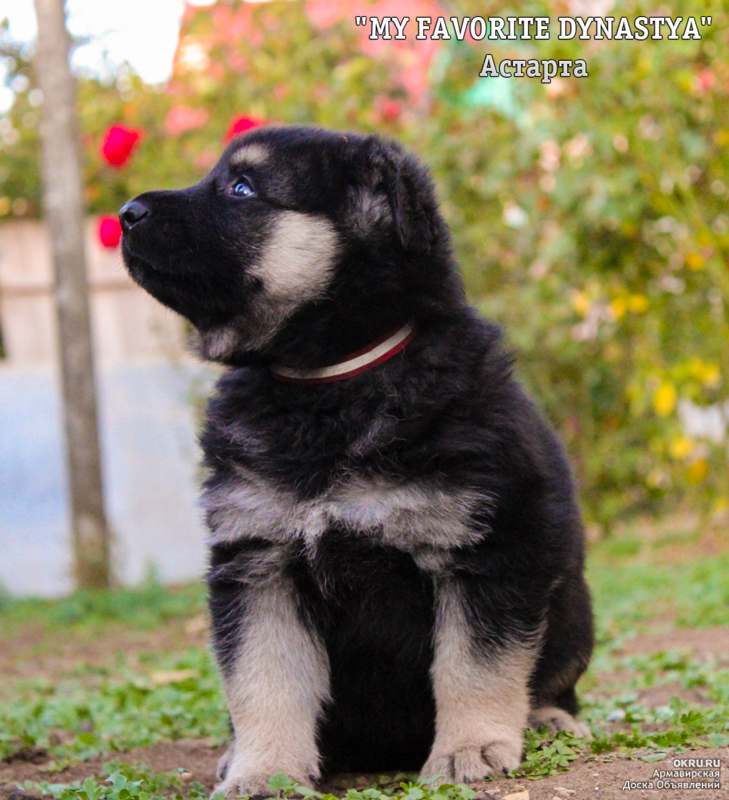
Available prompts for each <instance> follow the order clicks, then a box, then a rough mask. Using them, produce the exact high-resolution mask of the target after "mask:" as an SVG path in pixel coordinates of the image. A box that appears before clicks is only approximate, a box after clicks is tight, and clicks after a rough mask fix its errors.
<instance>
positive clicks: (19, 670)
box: [0, 622, 729, 800]
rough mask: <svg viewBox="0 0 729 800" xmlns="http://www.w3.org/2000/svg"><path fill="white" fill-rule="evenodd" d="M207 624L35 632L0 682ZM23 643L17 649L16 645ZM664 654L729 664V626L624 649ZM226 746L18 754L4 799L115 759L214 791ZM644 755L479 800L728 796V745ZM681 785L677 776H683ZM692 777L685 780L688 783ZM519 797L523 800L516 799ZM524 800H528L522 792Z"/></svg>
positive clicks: (654, 698) (577, 765) (580, 766)
mask: <svg viewBox="0 0 729 800" xmlns="http://www.w3.org/2000/svg"><path fill="white" fill-rule="evenodd" d="M203 628H204V626H201V625H200V624H199V622H198V623H195V624H192V625H191V624H190V623H188V624H187V626H185V625H184V624H181V625H180V626H171V627H168V628H167V629H165V631H164V632H155V633H153V634H142V633H139V632H136V633H134V632H126V633H125V634H123V635H121V634H120V636H119V637H118V638H114V637H112V638H111V639H104V640H102V641H97V642H84V641H73V640H68V639H66V640H64V638H63V636H62V635H61V634H58V636H57V637H55V636H53V635H52V636H50V638H49V637H48V636H47V635H45V636H44V637H43V638H44V641H43V647H42V652H40V651H39V650H38V648H37V647H35V646H34V644H33V641H32V636H30V632H26V634H27V635H26V636H25V637H24V638H23V639H21V640H20V641H18V642H16V641H14V643H13V654H12V655H10V654H9V653H6V654H5V655H4V656H0V680H1V678H2V676H3V675H5V676H8V675H13V676H15V675H18V674H24V675H26V676H27V675H28V674H29V673H31V674H35V675H38V674H43V675H45V676H46V677H49V678H52V677H53V676H54V675H56V674H59V672H62V671H64V670H67V669H68V668H69V665H76V664H78V663H79V662H85V663H87V664H88V663H109V661H110V659H111V658H113V657H114V656H115V655H116V654H117V653H121V652H123V653H125V654H126V655H127V656H128V654H129V652H130V651H131V650H132V649H133V650H135V651H136V652H137V653H140V652H144V651H148V650H159V649H174V648H176V647H179V646H180V644H182V643H184V645H185V646H189V645H191V644H200V643H201V642H202V641H204V636H205V634H204V630H203ZM16 645H17V648H16ZM661 650H687V651H690V652H691V653H692V654H693V655H694V656H695V657H697V658H700V659H709V660H712V661H713V660H719V661H725V660H726V661H729V627H724V628H714V629H705V630H674V631H666V632H657V633H650V634H645V635H641V636H636V637H635V638H633V639H631V640H630V641H629V642H627V643H626V645H625V647H624V650H623V652H624V653H625V654H626V655H627V654H637V653H651V652H659V651H661ZM603 677H604V686H605V690H606V691H607V690H608V687H609V690H612V691H617V690H619V688H616V687H619V684H620V679H621V677H622V676H620V675H619V674H612V675H606V676H600V678H601V680H600V683H601V685H603V680H602V678H603ZM675 695H678V696H680V697H682V699H685V700H690V701H692V702H700V703H706V702H708V701H707V699H706V698H705V697H704V696H703V695H702V693H701V691H700V689H695V690H694V689H691V690H680V689H679V687H678V686H672V685H670V684H668V685H660V686H654V687H650V688H647V689H644V690H642V691H641V692H640V693H639V700H640V702H641V703H644V704H646V705H650V706H658V705H664V704H665V703H666V702H667V701H668V699H669V698H670V697H672V696H675ZM223 749H224V748H222V747H213V746H211V745H210V743H209V742H207V741H206V740H183V741H178V742H169V743H164V744H160V745H157V746H155V747H151V748H146V749H137V750H132V751H129V752H126V753H115V754H112V755H109V756H105V757H97V758H92V759H89V760H88V761H85V762H83V763H80V764H76V765H73V766H71V767H69V768H68V769H65V770H63V771H62V772H50V771H49V767H50V757H49V756H48V754H47V753H45V752H43V751H40V750H37V749H34V748H30V749H27V750H24V751H21V752H19V753H16V754H15V756H13V757H12V758H11V759H9V760H6V761H5V762H2V763H0V800H31V797H30V796H29V795H27V794H24V793H23V792H22V791H21V790H19V788H18V785H17V784H21V785H22V783H23V781H26V780H31V781H37V782H40V781H44V780H47V781H49V782H51V783H67V782H70V781H74V780H79V779H81V780H83V779H84V778H86V777H89V776H97V777H100V776H103V775H104V768H103V767H104V764H105V763H106V762H107V761H109V760H111V759H112V758H118V759H120V760H122V761H124V762H126V763H130V764H146V765H147V766H148V767H149V768H151V769H152V770H154V771H156V772H162V771H168V770H176V769H178V768H183V769H184V770H186V771H187V772H189V773H191V775H192V778H191V780H196V781H199V782H200V783H202V784H203V785H204V786H205V787H206V789H208V790H209V791H212V789H213V787H214V783H215V768H216V764H217V761H218V758H219V757H220V756H221V755H222V752H223ZM640 755H641V754H640V753H633V754H632V756H631V757H627V756H623V755H621V754H616V753H605V754H602V755H600V756H588V755H584V756H582V757H581V758H580V759H578V760H577V761H575V762H574V763H573V764H572V765H571V767H570V769H569V770H568V771H566V772H562V773H560V774H559V775H554V776H551V777H548V778H542V779H539V780H535V781H527V780H524V779H507V778H504V779H500V780H496V781H488V782H483V783H479V784H474V788H475V789H477V790H478V791H479V795H480V796H477V800H491V798H496V800H504V799H505V798H506V796H508V795H509V794H514V793H520V792H528V800H556V799H559V800H569V798H574V800H584V799H585V798H603V799H604V798H608V799H610V800H612V798H625V797H641V798H662V799H663V798H665V800H678V798H695V799H696V800H714V798H716V799H717V800H718V799H719V798H722V799H723V800H726V799H727V798H729V748H727V747H723V748H712V749H704V748H699V749H697V750H693V751H685V752H683V753H681V754H680V756H675V754H674V752H673V751H669V752H668V755H667V756H666V758H665V760H663V761H658V762H652V763H646V762H645V761H642V760H640ZM674 757H676V758H697V759H716V758H718V759H720V761H721V778H720V780H721V785H722V788H721V789H701V788H699V789H670V788H668V789H666V788H661V789H657V788H653V789H641V788H635V789H631V790H628V791H625V790H624V789H623V787H624V785H625V783H626V781H634V782H638V783H641V782H650V781H651V780H653V781H654V785H655V781H656V780H658V779H657V778H652V776H653V775H654V772H655V771H656V770H671V769H673V764H672V762H673V758H674ZM374 777H375V776H352V775H340V776H332V777H331V778H330V779H329V780H328V781H327V785H326V786H323V787H322V788H324V789H326V790H327V791H333V792H335V793H342V792H344V791H346V789H347V788H349V787H351V786H365V785H367V784H368V783H370V785H371V782H372V780H373V778H374ZM677 780H678V779H677ZM684 780H685V779H684ZM514 800H517V799H516V798H515V799H514ZM518 800H527V795H525V794H522V795H520V796H519V797H518Z"/></svg>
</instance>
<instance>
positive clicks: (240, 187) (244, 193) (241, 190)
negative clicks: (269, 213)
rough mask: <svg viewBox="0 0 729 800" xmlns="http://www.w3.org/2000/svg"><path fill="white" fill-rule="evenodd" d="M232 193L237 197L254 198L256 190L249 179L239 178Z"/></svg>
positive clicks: (232, 188) (233, 186)
mask: <svg viewBox="0 0 729 800" xmlns="http://www.w3.org/2000/svg"><path fill="white" fill-rule="evenodd" d="M230 193H231V194H232V195H234V196H235V197H252V196H253V195H254V194H255V193H256V190H255V189H254V188H253V187H252V186H251V183H250V181H249V180H248V179H247V178H239V179H238V180H237V181H236V182H235V183H234V184H233V185H232V186H231V188H230Z"/></svg>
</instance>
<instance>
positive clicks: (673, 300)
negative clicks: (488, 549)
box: [0, 0, 729, 596]
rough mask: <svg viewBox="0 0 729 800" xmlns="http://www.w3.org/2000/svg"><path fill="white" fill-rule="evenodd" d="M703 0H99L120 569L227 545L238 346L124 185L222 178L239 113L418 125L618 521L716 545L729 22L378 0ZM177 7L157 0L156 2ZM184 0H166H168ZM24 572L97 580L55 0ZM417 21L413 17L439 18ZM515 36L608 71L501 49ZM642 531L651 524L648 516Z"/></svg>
mask: <svg viewBox="0 0 729 800" xmlns="http://www.w3.org/2000/svg"><path fill="white" fill-rule="evenodd" d="M693 6H694V4H693V3H690V2H685V1H684V0H673V1H672V2H671V3H666V4H657V3H651V2H642V0H624V2H611V0H564V1H562V0H555V1H554V2H526V3H519V4H515V5H513V6H512V5H509V4H506V3H496V2H491V3H489V2H482V1H481V2H475V0H448V2H446V0H441V2H435V0H367V2H365V0H342V2H333V1H332V0H270V2H258V3H253V2H241V1H240V0H218V1H217V2H213V3H200V2H197V3H194V4H193V3H189V2H187V3H184V2H182V0H155V3H154V4H150V3H143V2H125V3H117V4H112V3H107V2H104V3H98V2H96V3H93V2H90V0H87V2H82V0H75V2H74V0H69V2H68V27H69V30H70V32H71V33H72V35H73V36H74V40H75V45H74V54H73V61H72V63H73V66H74V71H75V74H76V75H77V78H78V93H79V104H78V114H79V121H80V122H79V124H80V129H81V130H80V133H81V147H82V152H83V183H84V191H85V201H86V211H87V214H88V221H87V257H88V262H89V265H88V277H89V286H90V295H91V316H92V327H93V336H94V345H95V354H96V363H97V387H98V392H99V413H100V429H101V445H102V456H103V474H104V486H105V498H106V506H107V517H108V520H109V526H110V529H111V532H112V537H113V570H114V574H115V578H116V580H117V581H119V582H122V583H129V584H136V583H139V582H140V581H142V580H143V579H145V578H157V579H160V580H162V581H163V582H180V581H184V580H187V579H190V578H194V577H196V576H198V575H199V574H201V572H202V570H203V568H204V547H203V530H202V525H201V518H200V512H199V510H198V508H197V506H196V500H195V498H196V492H197V490H196V484H197V481H198V478H199V475H198V468H197V462H198V458H199V454H198V451H197V446H196V442H195V430H196V426H197V419H198V416H199V412H200V408H201V406H202V404H203V403H204V398H205V395H206V393H207V392H208V391H209V387H210V385H211V382H212V381H213V380H214V377H215V375H214V371H213V370H211V369H208V368H206V367H204V366H202V365H199V364H197V363H196V362H195V361H194V360H193V359H192V358H191V357H190V356H188V355H187V354H186V351H185V345H184V341H185V333H186V332H185V329H184V325H183V324H182V322H181V321H180V320H179V319H177V318H176V317H175V316H174V315H173V314H172V313H171V312H167V311H166V310H165V309H163V308H162V307H160V306H158V305H157V304H155V303H154V301H152V300H151V299H150V298H148V297H147V296H146V295H145V294H144V293H142V292H141V290H138V289H137V288H136V287H134V286H133V285H132V284H131V282H130V281H129V279H128V278H127V276H126V273H125V271H124V268H123V266H122V263H121V257H120V254H119V248H118V240H119V233H120V231H119V230H118V224H117V223H116V222H115V214H116V211H117V210H118V208H119V207H120V206H121V205H122V204H123V203H124V202H125V201H126V200H128V199H129V198H130V197H132V196H134V195H136V194H138V193H140V192H142V191H146V190H148V189H159V188H175V187H181V186H184V185H187V184H189V183H192V182H195V181H197V180H199V179H200V178H201V177H202V176H203V175H204V174H205V173H206V172H207V171H208V170H209V169H210V168H211V167H212V166H213V164H214V163H215V161H216V160H217V158H218V156H219V154H220V152H221V151H222V149H223V147H224V145H225V142H226V141H227V139H229V138H230V137H231V136H232V135H234V133H235V132H237V131H243V130H245V129H247V128H249V127H252V126H254V125H258V124H266V123H269V124H275V123H304V124H318V125H325V126H330V127H334V128H339V129H352V130H358V131H364V132H375V133H380V134H384V135H388V136H393V137H396V138H398V139H400V140H401V141H403V142H404V143H405V145H406V146H407V147H408V148H410V149H412V150H414V151H415V152H416V153H417V154H418V155H419V156H420V158H421V159H422V160H423V161H425V162H426V163H427V164H428V165H429V166H430V168H431V169H432V172H433V175H434V178H435V181H436V184H437V187H438V191H439V195H440V199H441V202H442V207H443V211H444V213H445V216H446V218H447V220H448V222H449V223H450V225H451V227H452V230H453V236H454V242H455V248H456V252H457V256H458V259H459V261H460V264H461V266H462V269H463V272H464V275H465V279H466V283H467V287H468V291H469V295H470V297H471V300H472V301H473V302H474V303H475V304H476V305H477V306H478V307H479V308H480V309H481V310H482V311H483V313H484V314H486V315H488V316H490V317H492V318H494V319H496V320H497V321H498V322H500V323H501V324H502V325H503V326H504V328H505V329H506V332H507V335H508V338H509V341H510V343H511V346H512V347H513V349H514V350H515V352H516V354H517V370H518V373H519V375H520V377H521V379H522V380H523V381H524V382H525V383H526V385H527V386H528V387H529V389H530V391H531V392H532V393H533V394H534V396H535V397H536V398H537V399H538V401H539V402H540V403H541V404H542V406H543V408H544V411H545V413H546V414H547V416H548V418H549V419H550V420H551V422H552V424H553V425H554V426H555V427H556V428H557V429H558V430H559V432H560V434H561V435H562V437H563V439H564V441H565V442H566V445H567V447H568V449H569V452H570V455H571V458H572V463H573V465H574V469H575V472H576V476H577V480H578V482H579V487H580V493H581V499H582V505H583V509H584V513H585V518H586V522H587V526H588V536H589V538H590V539H591V540H593V541H598V540H602V541H606V542H608V543H609V542H611V541H613V542H616V543H617V542H621V543H622V544H620V545H618V544H616V545H615V548H616V552H618V551H619V550H620V548H621V547H622V548H623V549H624V550H625V551H626V552H627V553H628V554H631V553H635V552H637V551H638V550H640V549H641V548H642V547H643V546H644V543H645V542H647V541H650V540H651V539H655V538H656V536H659V534H657V533H656V531H659V532H662V533H660V537H662V541H674V543H675V542H676V541H677V542H679V544H680V543H683V545H685V546H687V547H688V548H689V549H695V548H696V547H697V546H698V547H700V548H701V549H702V552H705V553H708V554H715V553H718V552H720V551H721V550H723V546H724V544H725V543H726V541H727V528H729V525H727V520H728V517H727V514H728V508H729V505H728V500H729V467H728V463H727V423H728V421H729V399H728V398H729V394H728V385H727V384H728V381H729V341H728V338H727V337H728V336H729V309H728V308H727V303H729V271H728V267H727V263H728V262H727V258H728V257H729V208H728V207H727V202H728V200H729V171H728V169H727V168H728V167H729V103H728V102H727V95H728V94H729V62H728V61H727V59H726V53H727V52H728V47H729V42H728V41H727V39H728V38H729V34H728V32H727V4H726V3H725V2H713V3H709V4H704V6H703V7H702V9H701V13H711V14H712V15H713V23H712V25H711V27H702V28H701V33H702V39H701V40H700V41H696V40H687V41H684V40H679V41H668V40H666V39H663V40H661V41H651V40H648V41H642V42H637V41H608V40H603V41H580V40H578V39H575V40H573V41H558V40H557V39H556V33H555V30H556V24H555V25H553V26H552V32H553V38H552V39H551V40H550V41H535V40H522V41H513V42H511V41H510V42H490V41H481V42H475V41H470V42H468V41H464V42H459V41H457V39H456V38H455V36H453V37H452V38H451V39H450V40H440V41H433V40H425V41H416V40H415V39H414V29H413V28H412V27H411V28H410V29H409V33H410V35H409V37H408V39H407V40H406V41H394V40H391V41H371V40H369V38H368V35H369V27H366V28H365V27H361V28H358V27H356V26H355V24H354V16H355V14H359V13H365V14H367V15H368V16H375V15H376V16H393V15H395V16H399V17H402V16H409V17H410V18H411V19H414V18H415V17H416V16H431V17H438V16H445V17H446V18H448V17H450V16H458V17H464V16H476V15H480V16H485V17H488V16H489V15H494V16H509V15H512V14H520V15H531V16H549V17H551V18H552V19H553V20H556V18H557V17H558V16H560V15H567V16H576V15H581V16H583V17H586V16H589V15H595V14H597V15H611V16H615V17H620V16H628V17H630V18H632V17H634V16H637V15H651V14H663V15H670V16H673V17H677V16H683V17H684V18H685V17H687V16H690V15H692V14H695V13H696V10H695V8H693ZM150 9H153V11H150ZM152 13H153V14H154V16H150V14H152ZM3 16H7V21H6V22H5V23H4V24H3V26H2V29H1V30H0V56H1V60H0V76H1V77H2V83H3V88H2V90H0V584H2V586H3V587H4V589H5V590H6V591H9V592H11V593H14V594H18V595H24V594H25V595H29V594H32V595H45V596H57V595H62V594H65V593H67V592H69V591H70V590H72V589H73V587H74V582H73V569H72V564H71V561H72V555H71V544H70V531H69V526H70V522H69V511H68V501H67V499H66V498H67V485H66V483H67V478H66V471H65V467H64V456H63V446H64V445H63V434H62V424H61V411H60V402H61V401H60V394H59V389H58V377H57V374H58V364H57V356H56V338H57V334H56V323H55V318H54V313H53V300H52V270H51V257H50V249H49V239H48V231H47V228H46V226H45V223H44V222H43V220H42V214H43V202H42V182H41V173H40V136H39V115H40V112H41V108H42V104H43V95H42V92H41V91H40V89H39V88H38V82H37V80H36V76H35V74H34V70H33V66H32V59H33V55H34V47H35V45H34V37H35V15H34V10H33V4H32V2H31V0H11V2H0V19H2V17H3ZM412 24H413V23H411V25H412ZM486 53H492V54H493V56H494V59H495V60H496V62H497V63H498V62H499V61H500V60H501V59H503V58H521V59H527V58H538V59H544V58H553V59H576V58H584V59H585V60H586V62H587V67H588V71H589V77H588V78H583V79H574V78H555V79H553V80H552V81H551V83H549V84H543V83H541V82H540V81H539V80H538V79H526V78H523V79H505V78H480V77H479V71H480V69H481V65H482V63H483V59H484V56H485V54H486ZM626 531H627V533H626Z"/></svg>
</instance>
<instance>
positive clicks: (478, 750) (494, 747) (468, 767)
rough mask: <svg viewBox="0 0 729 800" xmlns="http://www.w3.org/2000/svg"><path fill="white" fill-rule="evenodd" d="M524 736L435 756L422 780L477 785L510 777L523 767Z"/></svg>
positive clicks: (426, 768)
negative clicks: (487, 779)
mask: <svg viewBox="0 0 729 800" xmlns="http://www.w3.org/2000/svg"><path fill="white" fill-rule="evenodd" d="M521 751H522V740H521V736H518V737H514V738H510V739H508V740H507V739H498V740H495V741H493V742H490V743H489V744H486V745H482V746H481V747H473V746H466V747H460V748H458V749H456V750H453V751H452V752H450V753H447V752H446V753H437V752H434V753H432V754H431V756H430V758H429V759H428V760H427V762H426V763H425V766H424V767H423V769H422V770H421V772H420V780H421V781H427V780H431V779H432V778H434V777H435V776H436V775H440V776H442V777H439V778H437V779H436V780H435V781H433V783H434V785H435V786H438V785H439V784H441V783H473V782H474V781H478V780H482V779H483V778H488V777H490V776H491V775H495V776H500V775H506V774H507V773H508V772H510V771H511V770H512V769H516V768H517V767H518V766H519V764H521Z"/></svg>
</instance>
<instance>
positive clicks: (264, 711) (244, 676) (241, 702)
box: [218, 577, 329, 798]
mask: <svg viewBox="0 0 729 800" xmlns="http://www.w3.org/2000/svg"><path fill="white" fill-rule="evenodd" d="M255 592H256V593H255V595H254V596H253V597H252V598H251V599H250V602H249V605H248V611H247V614H246V622H245V628H244V631H243V644H242V646H241V649H240V653H239V654H238V658H237V661H236V663H235V666H234V670H233V673H232V674H231V675H230V676H229V677H228V678H227V679H226V680H225V693H226V697H227V700H228V708H229V709H230V715H231V718H232V720H233V727H234V729H235V741H234V744H233V752H232V753H231V755H230V759H229V762H228V764H227V774H226V778H225V780H224V781H223V783H222V784H221V785H220V786H219V787H218V791H222V792H224V793H225V796H226V797H228V798H231V797H236V796H237V795H240V794H250V795H254V794H268V792H269V790H268V789H267V783H268V779H269V778H270V777H271V775H273V774H275V773H276V772H285V773H286V774H287V775H288V776H289V777H290V778H292V779H293V780H298V781H300V782H301V783H302V784H303V785H307V786H310V785H311V783H312V780H313V779H316V778H317V777H318V776H319V752H318V749H317V745H316V724H317V719H318V717H319V715H320V713H321V709H322V705H323V703H324V702H325V701H326V700H327V698H328V696H329V662H328V658H327V655H326V651H325V649H324V646H323V644H322V643H321V642H319V641H318V640H315V639H314V638H313V636H312V635H311V634H310V633H309V632H308V631H307V630H306V629H305V628H304V627H303V625H302V624H301V622H300V620H299V618H298V613H297V609H296V605H295V601H294V590H293V586H292V585H291V583H290V580H289V579H288V578H284V577H279V578H276V579H274V580H272V581H270V582H268V583H266V584H264V585H261V586H258V587H256V589H255Z"/></svg>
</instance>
